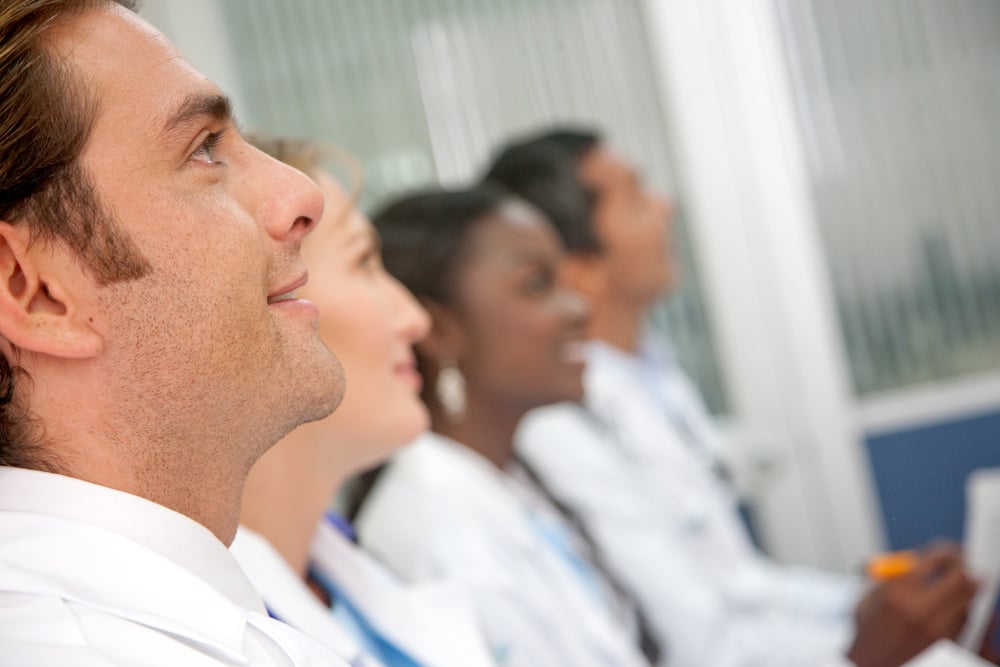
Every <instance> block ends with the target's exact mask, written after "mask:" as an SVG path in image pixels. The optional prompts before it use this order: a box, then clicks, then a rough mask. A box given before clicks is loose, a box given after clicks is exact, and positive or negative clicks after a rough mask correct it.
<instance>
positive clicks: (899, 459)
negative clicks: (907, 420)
mask: <svg viewBox="0 0 1000 667" xmlns="http://www.w3.org/2000/svg"><path fill="white" fill-rule="evenodd" d="M865 441H866V443H867V445H868V453H869V455H870V456H871V462H872V470H873V472H874V475H875V484H876V488H877V490H878V495H879V500H880V501H881V505H882V516H883V519H884V521H885V527H886V531H887V535H888V539H889V545H890V547H891V548H893V549H905V548H909V547H914V546H919V545H921V544H924V543H925V542H927V541H928V540H931V539H933V538H935V537H946V538H950V539H952V540H960V539H961V538H962V533H963V528H964V521H965V479H966V477H967V476H968V474H969V473H970V472H971V471H973V470H975V469H976V468H987V467H998V466H1000V412H994V413H990V414H985V415H979V416H976V417H970V418H966V419H961V420H957V421H952V422H946V423H942V424H935V425H932V426H924V427H921V428H916V429H911V430H905V431H895V432H891V433H872V434H869V435H868V436H867V437H866V438H865Z"/></svg>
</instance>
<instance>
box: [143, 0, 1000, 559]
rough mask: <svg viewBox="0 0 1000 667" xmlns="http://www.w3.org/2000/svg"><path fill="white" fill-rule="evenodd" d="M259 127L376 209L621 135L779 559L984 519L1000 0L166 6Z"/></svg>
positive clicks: (999, 275) (188, 0)
mask: <svg viewBox="0 0 1000 667" xmlns="http://www.w3.org/2000/svg"><path fill="white" fill-rule="evenodd" d="M142 13H143V15H145V16H146V18H147V19H149V20H150V21H151V22H153V23H154V24H156V25H157V26H158V27H159V28H160V29H161V30H163V31H164V32H165V33H166V34H167V35H168V36H169V37H170V38H171V39H172V40H173V41H174V42H175V43H176V44H177V45H178V47H179V48H180V49H181V50H182V52H184V54H185V55H186V56H187V57H188V58H189V59H190V60H191V61H192V62H193V63H195V65H197V66H198V67H199V68H200V69H202V70H203V71H205V72H206V73H208V74H209V75H210V76H211V77H212V78H213V79H214V80H215V81H216V82H217V83H218V84H219V85H220V86H221V87H222V88H223V89H224V90H226V91H227V92H228V93H229V94H230V95H231V96H232V97H233V99H234V101H235V104H236V109H237V115H238V117H239V118H240V121H241V124H242V126H243V127H244V128H245V129H250V130H256V131H264V132H268V133H272V134H280V135H291V136H299V137H310V138H316V139H321V140H324V141H328V142H331V143H335V144H337V145H339V146H342V147H344V148H346V149H347V150H348V151H350V152H351V153H353V154H354V155H355V156H356V157H357V158H358V160H359V161H360V163H361V164H362V166H363V170H364V177H365V191H364V194H363V196H362V205H363V207H365V208H366V209H368V210H369V211H370V210H371V208H372V207H374V206H377V205H378V204H379V202H381V201H384V200H385V199H386V198H387V197H389V196H391V195H394V194H397V193H400V192H401V191H406V190H410V189H413V188H415V187H419V186H423V185H427V184H431V183H442V184H446V185H447V184H457V183H462V182H465V181H467V180H469V179H472V178H476V177H478V176H479V175H480V174H481V172H482V170H483V168H484V166H485V164H486V162H487V161H488V159H489V157H490V155H491V154H492V152H493V150H494V149H495V148H496V146H497V145H498V144H500V143H501V142H503V141H505V140H507V139H509V138H511V137H512V136H515V135H520V134H523V133H526V132H531V131H535V130H538V129H541V128H544V127H545V126H547V125H549V124H551V123H554V122H561V123H573V124H582V125H589V126H594V127H596V128H599V129H600V130H601V131H602V132H603V133H604V134H605V136H606V137H607V138H608V139H609V141H610V142H611V143H612V144H613V145H615V146H616V147H618V148H619V149H620V152H621V153H623V154H624V155H626V156H628V157H629V158H631V159H633V160H634V161H635V163H636V164H638V165H639V166H640V168H641V170H642V172H643V173H644V175H645V178H646V179H647V180H648V181H649V182H650V183H652V184H653V185H654V186H655V187H656V188H658V189H660V190H661V191H663V192H666V193H668V194H670V195H671V196H673V197H674V198H675V200H676V202H677V204H678V210H679V216H678V220H677V221H676V228H677V247H678V248H679V253H680V255H681V259H682V262H683V265H684V272H685V283H684V286H683V288H682V289H681V291H680V292H679V293H678V294H675V295H674V296H673V297H672V298H670V299H669V300H667V301H666V302H665V303H664V305H663V307H662V308H661V309H659V310H658V312H657V313H656V316H655V318H654V320H655V321H654V324H655V327H656V329H657V331H659V332H662V333H663V335H668V336H669V337H670V338H671V340H672V341H673V342H674V344H675V346H676V347H677V348H678V352H679V357H680V360H681V362H682V364H683V365H684V366H685V367H686V368H687V369H688V370H689V372H690V373H691V374H692V375H693V376H694V377H695V378H696V380H697V381H698V383H699V385H700V387H701V389H702V391H703V392H704V395H705V397H706V400H707V401H708V403H709V405H710V407H711V409H712V411H713V412H714V413H715V414H716V415H717V416H718V418H719V421H720V424H721V425H722V427H723V428H724V429H725V430H726V431H727V432H728V434H729V435H730V437H731V439H732V442H733V447H734V451H735V454H736V461H737V470H738V473H739V479H740V480H741V485H742V487H743V489H744V491H745V493H746V494H747V495H748V496H749V498H750V499H751V500H752V501H753V504H754V506H755V508H756V512H755V514H756V525H757V530H758V533H759V537H760V539H761V541H762V543H763V545H764V547H765V548H766V549H767V550H768V551H769V552H770V553H771V554H772V555H774V556H775V557H776V558H778V559H779V560H782V561H785V562H800V563H809V564H814V565H820V566H826V567H830V568H834V569H840V570H846V569H850V568H853V567H855V566H856V565H857V564H858V563H859V562H861V560H862V559H863V558H864V557H865V556H866V555H867V554H870V553H871V552H873V551H875V550H878V549H884V548H889V547H891V548H903V547H908V546H913V545H917V544H919V543H921V542H923V541H925V540H926V539H928V538H930V537H933V536H937V535H943V536H947V537H952V538H955V539H958V538H960V537H961V534H962V530H963V525H962V524H963V516H964V509H965V499H964V495H963V485H964V480H965V477H966V475H967V474H968V472H969V471H970V470H973V469H975V468H977V467H982V466H997V465H1000V122H998V119H1000V2H998V1H997V0H950V1H949V2H941V1H940V0H743V1H741V2H729V1H727V0H616V1H615V2H607V1H606V0H421V1H420V2H405V1H403V0H363V1H361V0H296V1H295V2H282V1H279V0H145V2H144V5H143V10H142Z"/></svg>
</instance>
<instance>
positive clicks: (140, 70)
mask: <svg viewBox="0 0 1000 667" xmlns="http://www.w3.org/2000/svg"><path fill="white" fill-rule="evenodd" d="M53 49H54V50H55V52H56V53H57V54H58V55H60V56H61V57H63V58H64V59H65V60H66V62H67V63H68V64H69V65H70V66H71V67H72V69H73V70H74V71H76V72H77V73H79V75H80V76H81V77H82V78H83V80H84V81H85V82H86V84H87V87H88V89H89V91H90V92H91V94H92V95H95V101H96V102H97V103H98V107H99V108H100V110H101V114H102V115H105V114H110V115H111V116H128V117H132V118H135V117H136V116H139V117H144V118H148V119H149V120H150V121H151V122H156V123H157V124H158V125H159V126H163V125H164V124H166V123H167V122H168V121H169V120H170V119H171V117H173V116H174V115H176V114H177V113H179V112H180V111H181V110H182V108H183V107H185V106H187V107H191V106H192V104H193V103H192V99H193V98H197V97H203V98H209V97H213V96H216V97H217V96H218V95H219V93H218V90H217V89H216V87H215V86H214V85H213V84H212V83H211V82H209V81H208V80H207V79H206V78H205V77H204V76H203V75H202V74H201V73H200V72H198V71H197V70H196V69H195V68H194V67H193V66H192V65H191V64H190V63H188V62H187V61H186V60H185V59H184V58H183V57H182V56H181V55H180V52H179V51H177V49H176V48H175V47H174V46H173V44H171V43H170V41H169V40H167V38H166V37H164V36H163V34H162V33H160V32H159V31H158V30H157V29H156V28H154V27H153V26H151V25H150V24H149V23H147V22H146V21H145V20H143V19H142V18H140V17H139V16H138V15H136V14H134V13H133V12H131V11H129V10H127V9H125V8H123V7H121V6H119V5H117V4H114V3H110V4H108V5H106V6H103V7H99V8H96V9H93V10H90V11H88V12H85V13H83V14H80V15H79V16H73V17H69V18H68V19H67V20H66V21H65V22H64V23H63V25H61V26H60V27H59V29H58V30H57V31H56V32H55V34H54V39H53Z"/></svg>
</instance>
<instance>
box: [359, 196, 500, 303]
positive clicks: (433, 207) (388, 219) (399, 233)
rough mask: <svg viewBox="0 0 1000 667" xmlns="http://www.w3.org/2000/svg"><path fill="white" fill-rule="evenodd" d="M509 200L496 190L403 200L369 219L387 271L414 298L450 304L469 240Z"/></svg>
mask: <svg viewBox="0 0 1000 667" xmlns="http://www.w3.org/2000/svg"><path fill="white" fill-rule="evenodd" d="M510 197H511V195H510V194H509V193H508V192H507V191H505V190H503V189H501V188H499V187H496V186H492V185H478V186H474V187H470V188H465V189H461V190H445V189H433V190H425V191H422V192H418V193H414V194H410V195H407V196H405V197H403V198H401V199H397V200H396V201H394V202H392V203H390V204H389V205H388V206H386V207H385V208H383V209H382V210H381V211H379V212H378V213H376V214H375V215H374V216H373V217H372V222H373V223H374V224H375V228H376V229H377V230H378V233H379V236H380V237H381V239H382V261H383V263H384V264H385V268H386V269H387V270H388V271H389V273H391V274H392V275H393V276H395V277H396V279H398V280H399V281H400V282H401V283H403V285H404V286H406V288H407V289H409V290H410V291H411V292H413V294H414V295H415V296H416V297H417V298H418V299H428V300H431V301H434V302H437V303H440V304H442V305H452V304H453V303H454V302H455V298H456V296H457V292H456V283H457V272H458V269H459V268H460V265H461V263H462V258H463V256H464V255H465V253H466V252H467V250H468V245H469V244H468V240H469V235H470V233H471V232H472V230H473V229H474V228H475V227H476V226H478V224H480V223H481V222H483V221H484V220H485V219H486V218H487V217H489V215H490V214H491V213H493V212H494V211H496V210H497V209H498V208H500V206H501V204H503V203H504V201H506V200H508V199H509V198H510Z"/></svg>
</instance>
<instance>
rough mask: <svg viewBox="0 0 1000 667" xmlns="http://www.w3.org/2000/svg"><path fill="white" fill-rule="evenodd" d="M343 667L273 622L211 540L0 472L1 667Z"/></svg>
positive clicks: (165, 516)
mask: <svg viewBox="0 0 1000 667" xmlns="http://www.w3.org/2000/svg"><path fill="white" fill-rule="evenodd" d="M63 665H73V667H111V666H119V665H120V666H124V665H144V666H146V667H156V666H162V667H217V666H218V665H232V666H236V665H239V666H241V667H242V666H247V665H253V666H257V665H261V666H263V665H267V666H281V667H290V666H292V665H295V666H310V667H313V666H315V667H319V666H320V665H323V666H324V667H330V666H334V667H343V666H346V665H347V662H346V661H343V660H341V659H340V658H338V657H337V656H336V655H335V654H333V653H332V652H330V651H329V650H328V649H326V648H325V647H323V646H321V645H319V644H316V643H315V642H313V641H312V640H310V639H308V638H307V637H305V636H304V635H302V634H301V633H299V632H297V631H295V630H293V629H292V628H290V627H288V626H286V625H284V624H283V623H279V622H277V621H275V620H273V619H271V618H269V617H268V616H267V614H266V613H265V610H264V607H263V604H262V603H261V600H260V597H259V596H258V595H257V593H256V592H255V591H254V589H253V587H252V586H251V585H250V582H249V581H247V579H246V577H245V575H244V574H243V572H242V570H240V567H239V565H238V564H237V563H236V560H235V559H234V558H233V557H232V555H231V554H230V553H229V550H228V549H226V547H225V545H223V544H222V543H221V542H219V541H218V540H217V539H216V538H215V536H214V535H212V533H211V532H209V531H208V530H207V529H206V528H204V527H203V526H202V525H200V524H198V523H196V522H195V521H192V520H191V519H189V518H188V517H186V516H183V515H181V514H178V513H176V512H173V511H171V510H169V509H167V508H165V507H161V506H160V505H156V504H154V503H151V502H149V501H147V500H144V499H142V498H139V497H137V496H133V495H129V494H127V493H122V492H120V491H115V490H112V489H108V488H105V487H102V486H97V485H95V484H90V483H87V482H83V481H81V480H77V479H72V478H69V477H64V476H61V475H52V474H49V473H44V472H36V471H30V470H19V469H15V468H6V467H0V666H2V667H56V666H59V667H62V666H63Z"/></svg>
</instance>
